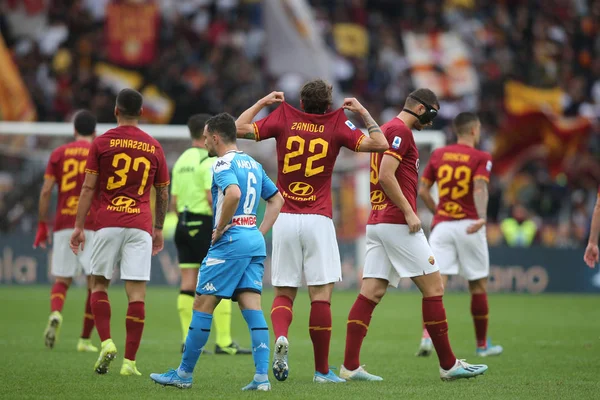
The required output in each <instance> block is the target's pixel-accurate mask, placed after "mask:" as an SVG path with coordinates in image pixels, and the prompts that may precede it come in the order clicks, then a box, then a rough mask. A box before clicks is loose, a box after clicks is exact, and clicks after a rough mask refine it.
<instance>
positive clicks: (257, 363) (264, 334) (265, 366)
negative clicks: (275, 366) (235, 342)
mask: <svg viewBox="0 0 600 400" xmlns="http://www.w3.org/2000/svg"><path fill="white" fill-rule="evenodd" d="M242 315H243V316H244V319H245V320H246V323H247V324H248V329H249V330H250V337H251V338H252V357H253V358H254V367H255V368H256V375H255V376H254V380H255V381H257V382H264V381H266V380H268V375H267V373H268V372H267V371H268V370H269V358H270V353H271V349H270V348H269V328H268V326H267V321H265V316H264V315H263V312H262V310H243V311H242Z"/></svg>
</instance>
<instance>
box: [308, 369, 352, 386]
mask: <svg viewBox="0 0 600 400" xmlns="http://www.w3.org/2000/svg"><path fill="white" fill-rule="evenodd" d="M313 382H315V383H343V382H346V380H345V379H342V378H340V377H339V376H337V375H336V374H335V373H334V372H333V371H332V370H329V372H328V373H327V375H324V374H322V373H320V372H319V371H315V376H314V377H313Z"/></svg>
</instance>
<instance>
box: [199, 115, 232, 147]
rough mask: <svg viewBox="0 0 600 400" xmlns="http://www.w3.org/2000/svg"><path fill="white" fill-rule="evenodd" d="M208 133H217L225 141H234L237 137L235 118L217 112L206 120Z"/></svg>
mask: <svg viewBox="0 0 600 400" xmlns="http://www.w3.org/2000/svg"><path fill="white" fill-rule="evenodd" d="M206 130H207V131H208V133H211V134H215V135H219V136H220V137H221V139H223V141H224V142H225V143H235V141H236V139H237V128H236V127H235V119H233V117H232V116H231V115H229V114H227V113H221V114H217V115H215V116H214V117H211V118H209V119H208V121H206Z"/></svg>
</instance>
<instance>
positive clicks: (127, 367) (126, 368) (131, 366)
mask: <svg viewBox="0 0 600 400" xmlns="http://www.w3.org/2000/svg"><path fill="white" fill-rule="evenodd" d="M121 375H123V376H131V375H137V376H141V375H142V373H141V372H140V371H138V369H137V367H136V366H135V361H132V360H128V359H126V358H124V359H123V366H122V367H121Z"/></svg>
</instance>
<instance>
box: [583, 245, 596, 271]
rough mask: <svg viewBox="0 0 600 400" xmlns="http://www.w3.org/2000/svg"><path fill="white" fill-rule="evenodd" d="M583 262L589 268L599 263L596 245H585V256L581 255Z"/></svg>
mask: <svg viewBox="0 0 600 400" xmlns="http://www.w3.org/2000/svg"><path fill="white" fill-rule="evenodd" d="M583 261H585V263H586V264H587V266H588V267H590V268H594V267H595V266H596V264H598V261H600V251H599V250H598V245H597V244H593V243H590V244H588V245H587V248H586V249H585V254H584V255H583Z"/></svg>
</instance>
